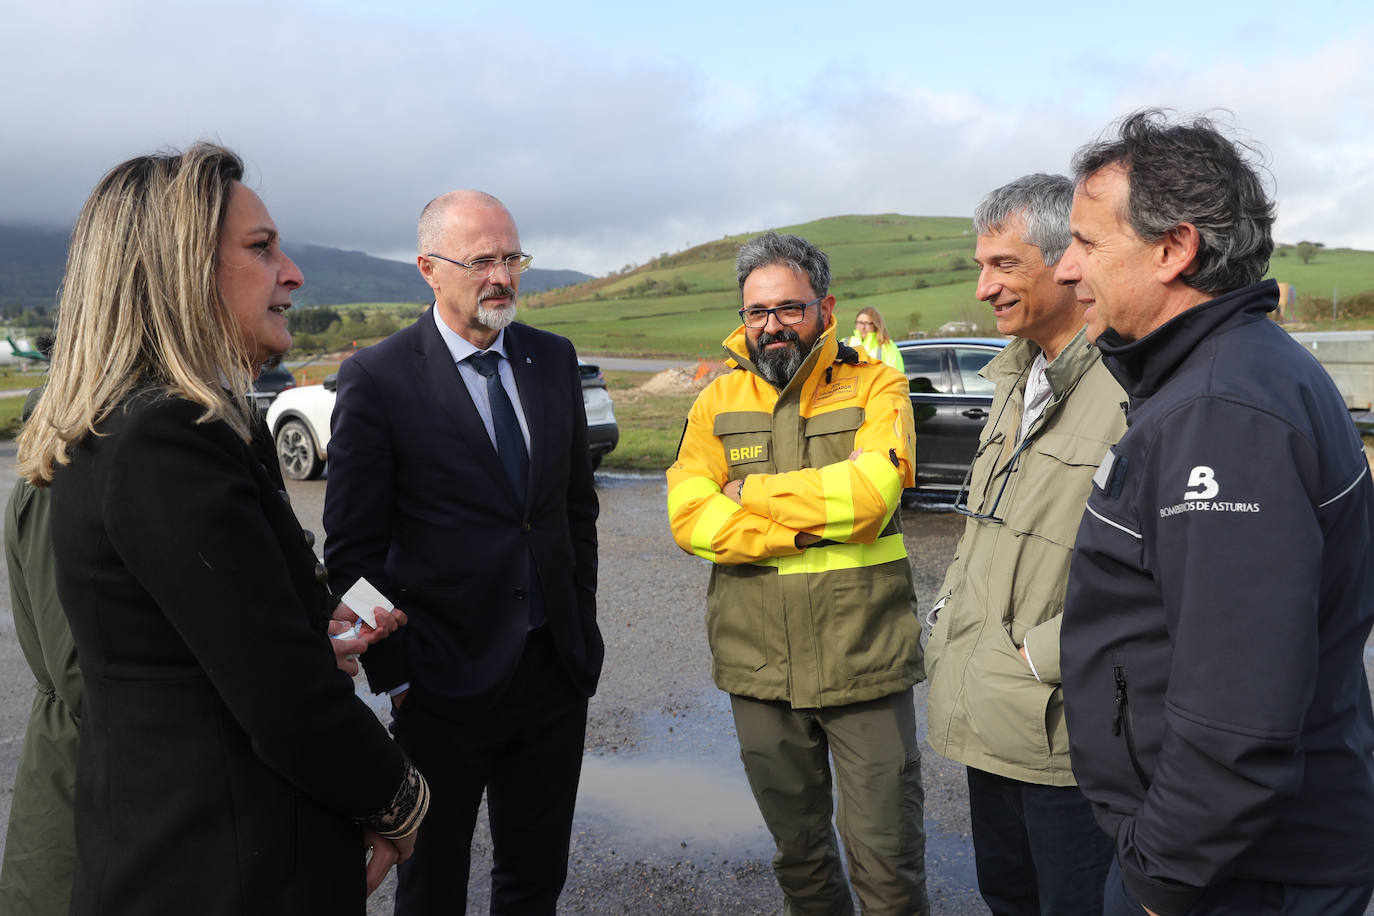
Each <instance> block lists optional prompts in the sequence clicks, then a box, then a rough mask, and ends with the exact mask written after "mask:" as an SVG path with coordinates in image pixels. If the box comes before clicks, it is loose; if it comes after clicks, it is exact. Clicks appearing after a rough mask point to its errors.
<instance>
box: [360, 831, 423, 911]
mask: <svg viewBox="0 0 1374 916" xmlns="http://www.w3.org/2000/svg"><path fill="white" fill-rule="evenodd" d="M368 849H371V850H372V858H370V859H368V860H367V896H369V897H371V896H372V892H373V891H375V890H376V889H377V888H378V887H380V886H381V883H382V881H383V880H385V878H386V873H387V872H389V871H391V866H393V865H396V864H397V863H400V862H404V861H405V860H406V859H408V858H410V851H414V849H415V843H414V841H413V839H412V841H411V843H410V851H408V852H407V853H406V854H405V856H402V855H401V851H400V849H398V848H397V846H396V844H395V843H394V842H392V841H391V840H388V839H387V838H386V837H384V836H382V835H381V834H379V833H376V832H374V831H371V830H367V829H364V830H363V850H364V851H366V850H368Z"/></svg>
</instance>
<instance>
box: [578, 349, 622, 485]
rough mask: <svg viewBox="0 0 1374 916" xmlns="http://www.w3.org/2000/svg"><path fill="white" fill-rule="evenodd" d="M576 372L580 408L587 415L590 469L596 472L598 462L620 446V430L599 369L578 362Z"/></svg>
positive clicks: (580, 361) (609, 394)
mask: <svg viewBox="0 0 1374 916" xmlns="http://www.w3.org/2000/svg"><path fill="white" fill-rule="evenodd" d="M577 371H578V374H579V375H581V376H582V406H583V407H584V408H585V409H586V411H587V449H588V451H590V452H591V454H592V467H593V468H599V467H601V459H602V458H603V457H605V456H606V454H607V453H609V452H612V451H614V450H615V447H616V445H618V444H619V443H620V427H619V426H617V425H616V422H615V405H614V404H613V403H612V402H611V393H610V392H609V391H607V390H606V376H604V375H602V374H601V367H600V366H593V365H591V364H590V363H584V362H583V361H582V360H580V359H579V360H578V361H577Z"/></svg>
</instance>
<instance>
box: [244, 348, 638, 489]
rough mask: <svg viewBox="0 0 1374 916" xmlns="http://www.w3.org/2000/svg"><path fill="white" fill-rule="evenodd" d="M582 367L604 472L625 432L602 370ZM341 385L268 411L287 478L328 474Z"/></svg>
mask: <svg viewBox="0 0 1374 916" xmlns="http://www.w3.org/2000/svg"><path fill="white" fill-rule="evenodd" d="M577 363H578V369H579V372H580V374H581V376H582V403H583V405H584V407H585V408H586V411H587V447H588V451H589V452H590V453H591V458H592V467H598V466H599V465H600V464H601V459H602V457H603V456H605V455H606V453H607V452H609V451H611V450H612V449H614V448H615V447H616V444H617V443H618V442H619V441H620V428H619V427H618V426H617V425H616V422H615V406H614V404H613V403H612V402H611V396H610V394H609V393H608V392H607V391H606V379H605V377H604V376H603V375H602V374H601V370H600V368H598V367H596V366H591V365H588V364H586V363H584V362H582V360H580V359H579V360H578V361H577ZM338 383H339V380H338V376H335V375H330V376H327V377H326V378H325V380H324V384H322V385H306V386H303V387H301V388H294V389H292V390H290V391H286V392H283V393H282V394H281V395H280V396H278V397H277V399H276V401H275V402H273V404H272V406H271V407H270V408H268V411H267V428H268V429H270V430H271V431H272V438H273V439H274V440H275V441H276V443H277V458H278V459H279V460H280V461H281V469H282V473H283V474H285V475H286V476H287V477H289V478H290V479H292V480H313V479H315V478H316V477H319V476H320V474H322V473H323V472H324V466H325V462H326V461H327V460H328V458H329V421H330V417H331V415H332V414H333V413H334V398H335V390H336V389H337V388H338Z"/></svg>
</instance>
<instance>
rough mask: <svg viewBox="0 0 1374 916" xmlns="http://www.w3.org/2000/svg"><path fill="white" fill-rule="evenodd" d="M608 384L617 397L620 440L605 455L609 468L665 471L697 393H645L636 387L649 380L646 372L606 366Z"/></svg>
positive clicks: (605, 462)
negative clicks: (612, 449)
mask: <svg viewBox="0 0 1374 916" xmlns="http://www.w3.org/2000/svg"><path fill="white" fill-rule="evenodd" d="M604 374H605V376H606V388H607V390H608V391H610V393H611V399H612V400H614V401H615V420H616V425H617V426H619V427H620V443H619V444H618V445H617V446H616V448H615V451H613V452H611V453H610V454H609V455H607V456H606V457H605V458H603V459H601V466H602V467H606V468H627V469H633V470H637V471H663V470H667V468H668V465H670V464H672V463H673V459H674V458H676V457H677V445H678V441H679V440H680V439H681V438H682V424H683V423H684V422H685V421H686V420H687V411H688V409H690V408H691V406H692V401H694V400H695V399H696V395H690V394H689V395H669V394H644V393H642V392H639V391H637V390H635V389H636V388H637V387H638V386H639V385H642V384H643V383H644V382H646V381H648V380H649V378H650V375H649V374H648V373H646V372H622V371H616V370H606V371H605V373H604Z"/></svg>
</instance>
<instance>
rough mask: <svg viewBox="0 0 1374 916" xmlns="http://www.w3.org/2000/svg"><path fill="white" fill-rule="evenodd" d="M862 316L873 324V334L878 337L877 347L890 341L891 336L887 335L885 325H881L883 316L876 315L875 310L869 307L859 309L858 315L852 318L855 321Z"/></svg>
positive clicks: (876, 311)
mask: <svg viewBox="0 0 1374 916" xmlns="http://www.w3.org/2000/svg"><path fill="white" fill-rule="evenodd" d="M864 316H867V317H868V320H869V321H871V322H873V332H874V333H875V334H877V335H878V346H882V345H883V344H885V343H890V342H891V341H892V335H890V334H888V333H887V325H885V324H883V316H882V315H879V314H878V310H877V309H875V308H874V307H873V306H871V305H868V306H864V307H863V308H861V309H859V314H857V315H855V316H854V318H855V319H856V320H857V319H859V318H863V317H864Z"/></svg>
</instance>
